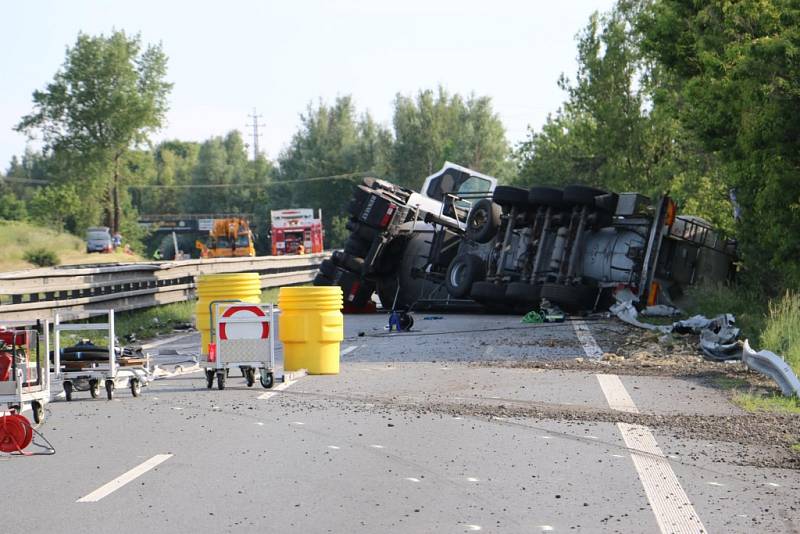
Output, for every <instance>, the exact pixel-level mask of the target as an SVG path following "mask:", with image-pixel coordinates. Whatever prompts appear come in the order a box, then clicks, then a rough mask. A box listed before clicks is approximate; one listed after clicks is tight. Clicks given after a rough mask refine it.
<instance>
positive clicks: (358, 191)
mask: <svg viewBox="0 0 800 534" xmlns="http://www.w3.org/2000/svg"><path fill="white" fill-rule="evenodd" d="M371 194H372V190H371V189H370V188H369V187H367V186H365V185H357V186H355V187H354V188H353V195H352V196H351V197H350V203H349V204H348V205H347V212H348V213H350V214H351V215H352V216H353V217H358V216H359V215H361V212H362V210H363V209H364V204H366V203H367V200H368V199H369V196H370V195H371Z"/></svg>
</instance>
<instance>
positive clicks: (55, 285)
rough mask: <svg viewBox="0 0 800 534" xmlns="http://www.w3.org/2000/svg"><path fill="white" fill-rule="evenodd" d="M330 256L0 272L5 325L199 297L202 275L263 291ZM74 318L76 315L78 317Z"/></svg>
mask: <svg viewBox="0 0 800 534" xmlns="http://www.w3.org/2000/svg"><path fill="white" fill-rule="evenodd" d="M326 257H328V253H321V254H307V255H303V256H263V257H255V258H250V257H247V258H217V259H205V260H184V261H169V262H142V263H124V264H105V265H90V266H87V265H74V266H62V267H53V268H44V269H29V270H25V271H15V272H8V273H0V321H4V320H6V321H8V320H28V319H50V318H52V317H53V314H54V313H55V312H67V311H68V312H70V315H71V317H72V316H74V317H76V318H86V317H88V316H89V312H90V311H91V310H97V309H108V308H113V309H114V310H116V311H117V312H119V311H126V310H133V309H137V308H147V307H150V306H158V305H161V304H169V303H171V302H180V301H184V300H187V299H190V298H194V289H195V283H196V278H197V276H199V275H203V274H217V273H240V272H257V273H259V275H261V288H262V289H264V288H270V287H278V286H284V285H292V284H301V283H305V282H310V281H311V280H313V278H314V275H315V274H316V272H317V269H318V268H319V264H320V263H321V262H322V260H323V259H325V258H326ZM73 314H74V315H73Z"/></svg>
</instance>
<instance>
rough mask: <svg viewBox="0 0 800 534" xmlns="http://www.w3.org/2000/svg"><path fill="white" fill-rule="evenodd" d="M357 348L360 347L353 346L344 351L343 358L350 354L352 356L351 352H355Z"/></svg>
mask: <svg viewBox="0 0 800 534" xmlns="http://www.w3.org/2000/svg"><path fill="white" fill-rule="evenodd" d="M357 348H358V345H351V346H349V347H347V348H344V349H342V356H347V355H348V354H350V353H351V352H353V351H354V350H356V349H357Z"/></svg>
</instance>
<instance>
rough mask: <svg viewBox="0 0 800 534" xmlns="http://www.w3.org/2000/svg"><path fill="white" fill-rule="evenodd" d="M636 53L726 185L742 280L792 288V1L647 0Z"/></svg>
mask: <svg viewBox="0 0 800 534" xmlns="http://www.w3.org/2000/svg"><path fill="white" fill-rule="evenodd" d="M637 27H638V29H639V30H640V31H641V32H642V34H643V36H644V40H643V44H642V47H643V49H644V51H645V52H646V53H647V54H648V56H649V57H651V58H652V59H653V61H655V62H657V63H658V64H659V65H661V66H662V68H663V69H664V70H665V71H666V72H667V73H668V74H669V75H670V76H671V77H672V78H673V80H674V84H672V85H667V86H665V87H664V88H663V91H662V93H661V94H660V95H659V97H660V98H662V99H663V100H664V101H667V102H670V103H671V105H672V107H673V108H674V111H675V117H676V118H678V119H679V120H680V122H681V124H682V125H683V126H684V127H685V128H686V129H687V130H689V131H691V132H692V134H693V135H695V136H696V138H697V139H698V140H699V141H700V142H701V143H702V145H703V146H704V147H705V149H706V150H707V151H708V152H709V153H711V154H713V156H714V157H715V161H716V162H717V165H718V170H717V173H716V176H715V178H716V182H717V183H716V184H715V186H716V188H717V189H721V190H723V191H725V190H727V189H728V188H731V189H735V190H736V192H737V197H738V200H739V202H740V204H741V211H742V218H741V221H740V222H739V223H738V224H737V228H736V229H737V235H738V238H739V243H740V251H741V253H742V255H743V260H744V263H745V265H746V266H747V268H748V271H749V273H750V274H751V275H752V279H753V280H756V281H757V282H758V283H759V284H760V285H761V286H762V287H764V288H765V289H767V290H769V291H771V292H777V291H778V290H779V288H782V287H787V286H788V287H794V288H797V287H800V262H798V261H797V259H798V257H800V180H798V171H797V169H798V168H800V68H798V67H799V65H800V63H798V57H800V56H798V53H797V51H798V50H799V49H800V5H798V3H797V2H796V1H794V0H737V1H733V0H698V1H695V2H683V1H680V0H657V1H653V2H650V3H648V4H646V9H645V10H644V11H643V13H642V16H641V17H640V18H639V19H638V21H637Z"/></svg>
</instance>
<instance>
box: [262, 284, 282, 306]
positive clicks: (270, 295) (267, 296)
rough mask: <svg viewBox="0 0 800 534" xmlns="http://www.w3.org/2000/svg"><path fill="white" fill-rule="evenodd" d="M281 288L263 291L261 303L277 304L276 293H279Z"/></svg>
mask: <svg viewBox="0 0 800 534" xmlns="http://www.w3.org/2000/svg"><path fill="white" fill-rule="evenodd" d="M280 291H281V288H279V287H270V288H268V289H265V290H263V291H262V292H261V302H262V303H264V304H266V303H267V302H271V303H273V304H277V303H278V293H280Z"/></svg>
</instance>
